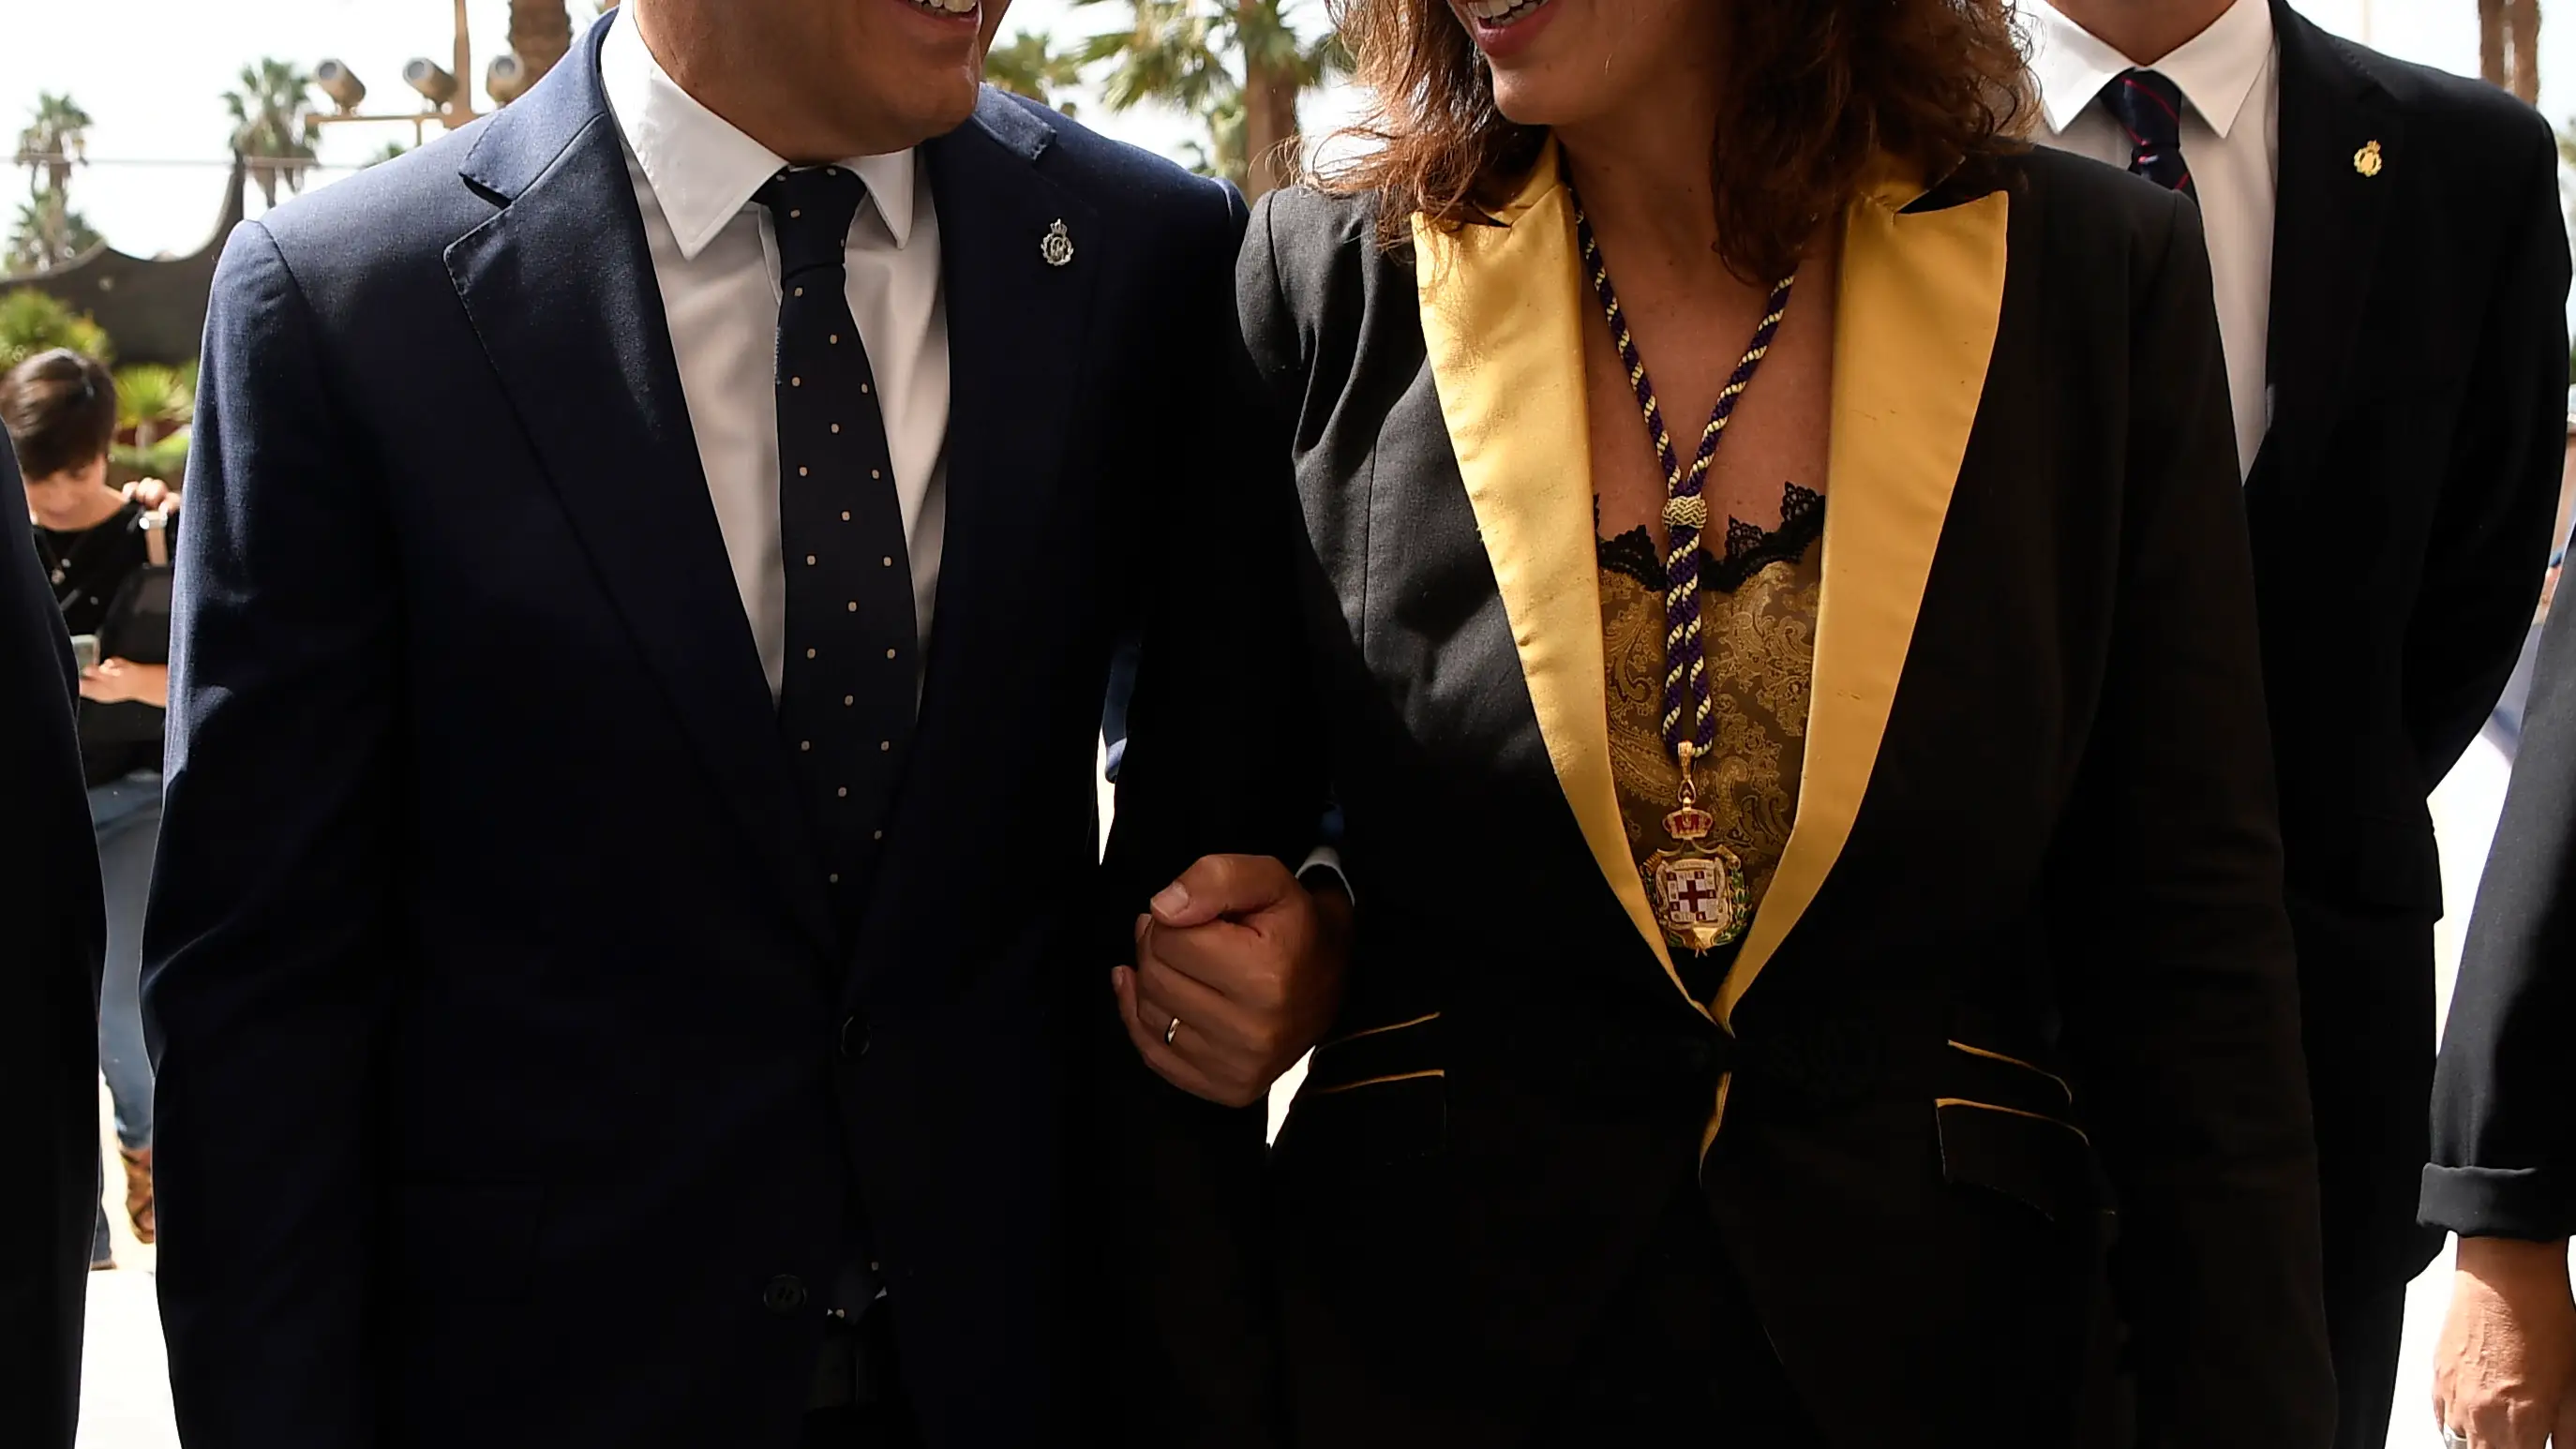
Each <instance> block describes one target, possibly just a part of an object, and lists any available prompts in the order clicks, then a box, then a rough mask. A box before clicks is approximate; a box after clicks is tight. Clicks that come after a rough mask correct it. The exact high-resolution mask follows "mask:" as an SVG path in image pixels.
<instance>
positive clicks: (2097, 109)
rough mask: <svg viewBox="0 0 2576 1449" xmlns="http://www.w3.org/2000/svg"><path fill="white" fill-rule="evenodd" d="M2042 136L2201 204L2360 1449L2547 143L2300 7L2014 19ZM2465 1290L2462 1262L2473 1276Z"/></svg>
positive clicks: (2531, 358)
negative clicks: (2439, 820)
mask: <svg viewBox="0 0 2576 1449" xmlns="http://www.w3.org/2000/svg"><path fill="white" fill-rule="evenodd" d="M2021 9H2022V13H2023V18H2024V19H2025V21H2026V22H2027V23H2028V24H2029V26H2030V30H2031V36H2032V40H2033V44H2034V56H2033V60H2032V66H2033V69H2034V71H2035V73H2036V75H2037V78H2038V82H2039V91H2040V100H2041V108H2042V111H2043V113H2044V114H2043V117H2042V120H2043V122H2044V124H2043V125H2042V126H2041V127H2040V128H2039V131H2038V139H2039V140H2040V141H2041V142H2042V143H2043V144H2046V145H2052V146H2058V147H2062V148H2064V149H2066V150H2070V151H2076V152H2080V153H2082V154H2085V155H2089V156H2093V157H2095V158H2096V159H2099V160H2102V161H2105V162H2108V163H2110V164H2112V165H2115V166H2122V167H2125V168H2127V169H2128V170H2130V171H2133V172H2135V173H2137V174H2138V175H2141V176H2143V177H2145V178H2147V179H2148V180H2150V181H2153V182H2155V183H2156V184H2158V185H2161V186H2165V187H2168V188H2171V189H2175V190H2180V191H2185V192H2188V193H2190V194H2191V195H2193V196H2194V197H2196V198H2197V199H2198V201H2199V203H2200V207H2201V214H2202V219H2203V221H2204V223H2205V226H2206V229H2207V234H2208V238H2209V251H2210V264H2211V272H2212V274H2213V276H2214V279H2215V281H2216V284H2217V302H2218V313H2219V317H2218V321H2219V332H2220V335H2221V337H2222V339H2223V341H2224V343H2225V346H2226V352H2227V371H2228V384H2229V389H2228V390H2229V394H2230V397H2231V399H2232V401H2233V403H2234V406H2235V412H2236V437H2237V450H2238V458H2239V462H2240V464H2241V466H2242V467H2243V469H2244V471H2245V475H2246V486H2245V507H2246V512H2247V515H2248V518H2249V521H2250V523H2251V526H2252V533H2253V539H2254V550H2255V573H2256V581H2257V586H2258V588H2259V590H2260V595H2261V605H2262V629H2263V649H2264V658H2265V671H2266V676H2267V680H2266V683H2267V688H2268V690H2269V692H2270V699H2271V717H2272V727H2273V734H2274V741H2275V751H2276V754H2277V756H2278V760H2279V779H2280V789H2281V824H2282V835H2283V839H2284V844H2285V846H2286V847H2287V864H2288V890H2289V905H2290V916H2291V922H2292V924H2293V926H2294V928H2295V929H2296V931H2297V936H2298V948H2299V975H2300V983H2301V991H2302V997H2303V1009H2304V1014H2305V1018H2306V1037H2307V1049H2308V1058H2309V1077H2310V1082H2311V1085H2312V1087H2313V1090H2314V1095H2315V1098H2316V1118H2317V1137H2318V1143H2317V1147H2318V1162H2319V1170H2320V1173H2321V1175H2322V1177H2323V1187H2324V1194H2323V1202H2324V1211H2325V1242H2326V1310H2327V1318H2328V1324H2329V1327H2330V1329H2331V1331H2332V1333H2333V1337H2334V1354H2335V1368H2336V1373H2337V1376H2338V1377H2339V1379H2340V1380H2341V1384H2342V1387H2341V1397H2342V1404H2341V1409H2342V1428H2341V1429H2340V1431H2339V1436H2338V1437H2339V1441H2340V1443H2341V1444H2342V1445H2343V1446H2345V1449H2361V1446H2365V1445H2367V1446H2371V1449H2377V1446H2378V1445H2380V1444H2382V1443H2383V1442H2385V1440H2386V1437H2387V1433H2388V1421H2389V1404H2390V1397H2391V1392H2392V1385H2393V1380H2394V1378H2395V1375H2396V1360H2397V1349H2398V1340H2399V1338H2400V1336H2401V1334H2402V1332H2403V1329H2404V1318H2405V1300H2406V1284H2407V1282H2408V1280H2410V1279H2411V1278H2413V1277H2414V1276H2415V1274H2416V1273H2417V1272H2419V1271H2421V1270H2422V1268H2423V1267H2424V1265H2425V1263H2427V1262H2428V1261H2430V1260H2431V1258H2432V1256H2433V1253H2434V1252H2435V1250H2436V1249H2437V1247H2438V1246H2439V1242H2440V1237H2439V1234H2438V1233H2436V1232H2433V1231H2429V1230H2426V1229H2423V1228H2420V1227H2418V1226H2417V1223H2416V1191H2417V1184H2418V1178H2419V1176H2420V1174H2421V1171H2422V1167H2423V1163H2424V1160H2425V1156H2426V1140H2425V1139H2426V1126H2425V1123H2426V1113H2427V1109H2428V1102H2429V1099H2430V1095H2431V1078H2432V1071H2433V1035H2434V1032H2433V970H2432V966H2433V923H2434V922H2435V921H2436V920H2437V919H2439V918H2440V916H2441V913H2442V910H2443V904H2444V903H2443V901H2442V899H2441V871H2440V862H2439V857H2438V855H2437V853H2436V851H2435V848H2434V841H2433V829H2432V822H2431V818H2430V816H2429V815H2428V814H2427V812H2426V809H2425V804H2424V797H2425V794H2426V792H2428V791H2430V790H2431V789H2432V788H2433V786H2434V785H2435V784H2437V783H2438V782H2439V781H2440V780H2441V779H2442V777H2443V776H2444V775H2445V774H2446V773H2448V772H2449V770H2450V768H2451V765H2452V763H2453V762H2454V761H2455V760H2457V759H2458V758H2459V755H2460V752H2461V751H2462V750H2463V749H2465V748H2466V747H2467V745H2468V743H2469V741H2470V740H2471V739H2472V738H2473V737H2475V735H2476V734H2477V731H2478V728H2479V726H2480V725H2481V724H2482V723H2483V722H2484V720H2485V719H2486V716H2487V713H2488V711H2489V710H2490V709H2491V708H2492V707H2493V705H2494V703H2495V699H2496V695H2497V692H2498V691H2499V690H2500V689H2501V688H2502V686H2503V684H2504V681H2505V678H2506V676H2507V675H2508V674H2509V673H2511V671H2512V669H2513V664H2514V659H2515V656H2516V653H2517V651H2518V650H2519V649H2520V648H2521V645H2522V641H2523V637H2524V632H2525V630H2526V629H2527V627H2528V626H2529V624H2530V622H2531V610H2532V603H2533V600H2534V599H2535V597H2536V596H2537V595H2538V593H2539V589H2540V578H2541V571H2542V568H2543V565H2544V564H2545V563H2546V561H2547V555H2548V549H2549V530H2550V524H2551V518H2552V511H2553V509H2554V506H2555V502H2556V496H2557V485H2558V473H2559V458H2560V450H2561V447H2562V443H2563V432H2564V414H2565V390H2566V386H2567V372H2568V368H2567V328H2566V314H2565V305H2566V297H2567V283H2568V255H2567V243H2566V236H2565V232H2564V229H2563V226H2562V223H2561V221H2560V219H2559V212H2558V187H2557V169H2558V157H2557V151H2556V149H2555V146H2554V144H2553V141H2552V138H2551V135H2550V130H2549V127H2548V125H2547V124H2546V123H2545V122H2543V121H2542V120H2541V119H2540V117H2539V116H2538V115H2537V114H2535V113H2534V112H2533V111H2532V109H2531V108H2530V107H2528V106H2526V105H2524V104H2522V103H2521V102H2519V101H2517V100H2515V99H2514V98H2513V97H2511V96H2509V95H2506V94H2505V93H2503V92H2502V91H2499V90H2496V89H2493V88H2492V87H2489V86H2485V85H2483V84H2480V83H2478V82H2474V81H2469V80H2464V79H2461V78H2458V77H2455V76H2450V75H2446V74H2443V73H2441V72H2437V71H2432V70H2427V69H2424V68H2422V67H2419V66H2413V65H2407V64H2404V63H2402V62H2399V61H2395V60H2391V59H2389V58H2388V57H2386V56H2383V55H2379V54H2376V53H2374V52H2372V51H2369V50H2366V49H2364V48H2362V47H2360V46H2357V45H2354V44H2351V43H2350V42H2348V41H2345V40H2342V39H2339V38H2337V37H2334V36H2330V35H2328V34H2326V33H2325V32H2324V31H2322V30H2320V29H2318V28H2317V27H2316V26H2315V25H2313V24H2311V23H2310V22H2309V21H2308V20H2306V19H2305V18H2303V17H2301V16H2300V15H2299V14H2297V13H2296V12H2295V11H2294V10H2293V9H2292V8H2291V7H2290V5H2289V4H2288V3H2287V0H2056V3H2055V4H2054V5H2053V6H2052V5H2051V4H2049V3H2046V0H2021ZM2471 1267H2473V1265H2472V1264H2471V1263H2469V1262H2468V1261H2467V1260H2466V1259H2464V1261H2463V1268H2464V1269H2469V1268H2471Z"/></svg>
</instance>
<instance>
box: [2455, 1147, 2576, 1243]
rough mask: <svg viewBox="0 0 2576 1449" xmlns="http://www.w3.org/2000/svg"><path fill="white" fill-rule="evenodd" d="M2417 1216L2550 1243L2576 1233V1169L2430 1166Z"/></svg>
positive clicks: (2469, 1234) (2469, 1233) (2467, 1231)
mask: <svg viewBox="0 0 2576 1449" xmlns="http://www.w3.org/2000/svg"><path fill="white" fill-rule="evenodd" d="M2417 1216H2418V1218H2420V1220H2421V1221H2422V1222H2423V1224H2424V1225H2425V1226H2426V1227H2429V1228H2442V1229H2446V1230H2448V1231H2450V1232H2454V1233H2458V1234H2459V1235H2460V1236H2462V1237H2464V1238H2519V1239H2522V1240H2524V1241H2527V1242H2535V1243H2545V1242H2553V1241H2556V1240H2557V1239H2560V1238H2566V1237H2576V1171H2571V1170H2569V1169H2567V1168H2561V1167H2443V1166H2441V1165H2439V1164H2435V1165H2432V1166H2428V1167H2426V1168H2425V1169H2424V1190H2423V1194H2422V1197H2421V1198H2420V1200H2419V1202H2418V1204H2417Z"/></svg>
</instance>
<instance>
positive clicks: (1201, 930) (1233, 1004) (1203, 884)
mask: <svg viewBox="0 0 2576 1449" xmlns="http://www.w3.org/2000/svg"><path fill="white" fill-rule="evenodd" d="M1350 933H1351V907H1350V900H1349V898H1348V897H1347V896H1344V895H1343V894H1341V893H1340V892H1339V891H1337V890H1333V889H1331V888H1329V887H1328V888H1326V889H1324V890H1321V891H1309V890H1308V889H1307V888H1306V887H1305V886H1303V885H1301V884H1299V883H1298V881H1297V878H1296V877H1295V876H1294V875H1292V874H1290V872H1289V870H1288V868H1287V867H1286V866H1284V865H1282V864H1280V863H1279V862H1278V861H1276V860H1273V859H1271V858H1270V857H1268V856H1250V855H1211V856H1207V857H1204V858H1202V859H1201V860H1200V861H1199V862H1198V863H1197V864H1195V865H1193V866H1191V867H1190V868H1189V869H1188V870H1186V871H1184V872H1182V873H1181V877H1180V879H1178V880H1176V881H1174V882H1172V883H1171V884H1170V885H1168V886H1166V887H1164V888H1163V890H1162V892H1161V893H1160V894H1159V895H1156V896H1155V897H1154V900H1153V908H1152V910H1151V911H1149V912H1148V913H1147V914H1145V915H1141V916H1138V917H1137V918H1136V933H1135V934H1136V964H1135V965H1134V966H1120V967H1117V968H1116V969H1114V970H1113V971H1111V972H1110V989H1111V990H1113V991H1114V992H1116V993H1117V996H1118V1014H1119V1016H1120V1017H1121V1018H1122V1019H1123V1020H1124V1021H1125V1022H1126V1024H1127V1037H1128V1040H1130V1041H1131V1042H1133V1043H1135V1046H1136V1050H1137V1052H1138V1054H1139V1055H1141V1056H1143V1057H1144V1059H1145V1064H1146V1065H1147V1066H1149V1067H1151V1068H1153V1070H1154V1072H1155V1074H1156V1075H1158V1076H1160V1077H1162V1078H1163V1080H1165V1081H1167V1082H1170V1083H1171V1084H1172V1085H1173V1086H1175V1087H1178V1088H1180V1089H1181V1090H1182V1091H1184V1092H1188V1093H1189V1094H1191V1095H1192V1096H1195V1097H1202V1098H1205V1099H1206V1100H1208V1101H1211V1102H1216V1103H1219V1104H1221V1105H1224V1106H1228V1107H1249V1106H1251V1105H1252V1104H1254V1103H1256V1102H1259V1101H1261V1100H1263V1099H1264V1098H1265V1097H1266V1096H1267V1095H1268V1093H1269V1091H1270V1084H1271V1083H1272V1082H1274V1081H1277V1080H1278V1079H1279V1076H1280V1074H1281V1073H1283V1072H1285V1071H1287V1070H1288V1068H1290V1067H1291V1066H1293V1065H1295V1064H1296V1061H1297V1059H1298V1058H1299V1057H1300V1056H1303V1055H1304V1054H1305V1052H1306V1049H1307V1048H1308V1047H1311V1046H1313V1045H1314V1044H1315V1042H1316V1041H1317V1040H1318V1039H1320V1038H1321V1037H1322V1036H1323V1034H1324V1031H1325V1029H1326V1028H1328V1027H1329V1026H1331V1025H1332V1020H1333V1014H1334V1012H1335V1011H1337V1010H1338V1009H1339V1008H1340V1005H1341V995H1342V972H1343V968H1344V965H1345V964H1346V962H1347V958H1348V956H1349V950H1350Z"/></svg>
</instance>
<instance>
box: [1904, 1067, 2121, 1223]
mask: <svg viewBox="0 0 2576 1449" xmlns="http://www.w3.org/2000/svg"><path fill="white" fill-rule="evenodd" d="M1942 1081H1943V1087H1944V1090H1943V1092H1942V1095H1941V1096H1940V1097H1939V1098H1937V1099H1936V1100H1935V1101H1934V1103H1933V1113H1934V1117H1935V1120H1936V1122H1937V1124H1938V1126H1939V1129H1940V1136H1941V1176H1942V1177H1943V1178H1944V1179H1945V1180H1946V1181H1948V1182H1950V1183H1951V1184H1953V1185H1961V1184H1964V1185H1967V1186H1971V1187H1980V1188H1984V1189H1986V1190H1987V1191H1989V1192H1998V1193H2002V1194H2003V1195H2004V1196H2006V1197H2009V1198H2012V1199H2014V1200H2016V1201H2018V1202H2021V1203H2023V1204H2025V1205H2027V1206H2029V1207H2030V1208H2032V1209H2033V1210H2035V1211H2037V1212H2039V1213H2041V1214H2043V1215H2044V1216H2046V1217H2047V1218H2048V1219H2049V1220H2050V1221H2052V1222H2055V1223H2057V1224H2059V1225H2061V1226H2065V1227H2073V1226H2075V1225H2076V1224H2078V1223H2080V1222H2084V1221H2088V1220H2089V1219H2090V1217H2091V1214H2092V1212H2093V1210H2094V1208H2095V1206H2096V1203H2095V1193H2094V1191H2093V1181H2094V1178H2093V1147H2092V1143H2091V1141H2090V1140H2089V1139H2087V1138H2086V1137H2085V1135H2084V1131H2083V1129H2082V1128H2080V1127H2078V1126H2076V1125H2075V1118H2074V1106H2075V1092H2074V1089H2073V1088H2072V1087H2070V1086H2068V1085H2067V1082H2066V1079H2065V1078H2063V1077H2061V1076H2059V1075H2057V1074H2056V1073H2054V1072H2052V1071H2049V1070H2048V1069H2047V1068H2045V1067H2043V1066H2041V1065H2039V1064H2038V1063H2036V1062H2033V1061H2031V1060H2029V1059H2027V1058H2024V1057H2019V1056H2014V1055H2010V1054H2008V1053H2004V1052H1998V1051H1994V1050H1991V1049H1989V1048H1986V1047H1982V1046H1977V1045H1975V1044H1972V1043H1969V1042H1962V1041H1953V1042H1951V1043H1950V1051H1949V1055H1948V1057H1947V1059H1946V1064H1945V1068H1944V1073H1943V1078H1942Z"/></svg>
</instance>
